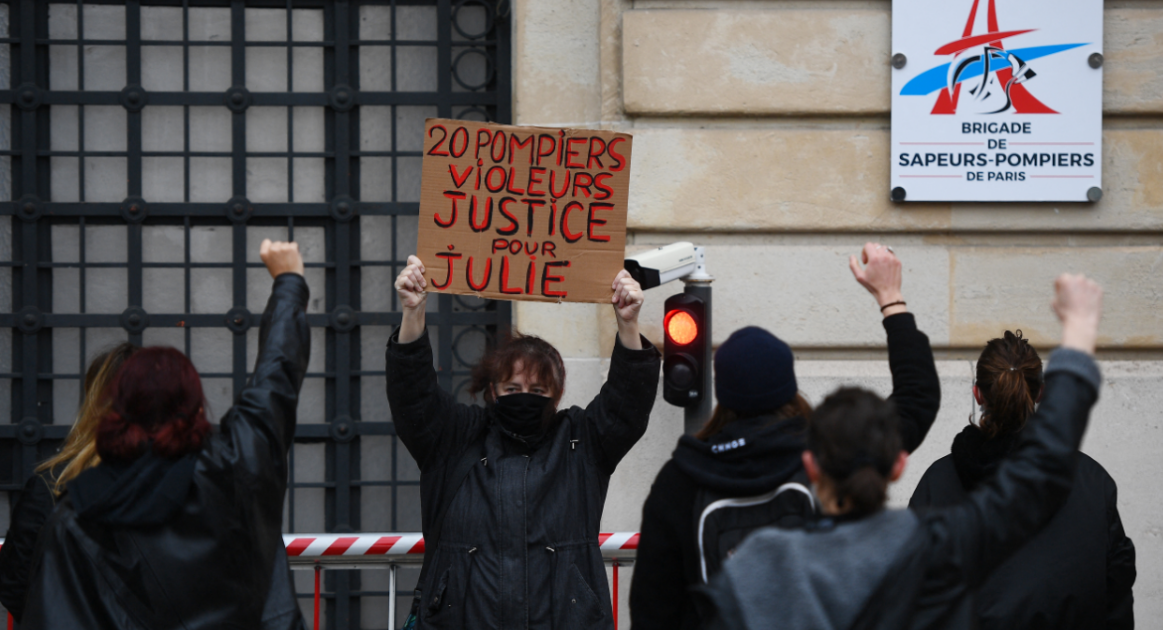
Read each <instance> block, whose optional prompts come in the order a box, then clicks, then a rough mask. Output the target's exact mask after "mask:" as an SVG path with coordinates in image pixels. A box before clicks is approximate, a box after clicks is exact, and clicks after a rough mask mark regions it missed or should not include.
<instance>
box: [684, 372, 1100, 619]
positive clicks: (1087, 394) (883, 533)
mask: <svg viewBox="0 0 1163 630" xmlns="http://www.w3.org/2000/svg"><path fill="white" fill-rule="evenodd" d="M1045 374H1046V388H1045V397H1044V398H1043V401H1042V405H1041V407H1040V408H1039V409H1038V411H1037V412H1036V413H1035V414H1034V415H1033V417H1032V418H1031V419H1030V422H1029V425H1028V427H1027V429H1026V431H1024V432H1023V434H1022V437H1021V440H1020V442H1019V443H1018V445H1017V446H1016V448H1015V449H1014V451H1013V452H1012V453H1011V455H1010V456H1009V457H1008V458H1006V460H1005V461H1004V462H1002V464H1001V466H999V468H998V471H997V474H996V475H994V476H993V477H991V478H989V479H988V480H987V481H985V482H984V483H983V484H982V485H981V486H979V487H978V488H977V489H975V490H974V491H973V492H971V493H969V495H968V497H967V498H966V500H965V501H962V502H960V503H958V504H956V505H951V506H948V507H944V508H927V509H923V510H880V511H879V512H877V513H875V514H871V515H868V516H864V517H855V518H843V517H840V518H835V519H833V518H822V519H819V520H817V521H814V522H813V523H811V524H810V525H809V526H806V527H803V528H796V529H781V528H775V527H769V528H765V529H763V530H760V531H758V532H755V533H754V534H752V535H751V536H750V537H749V538H748V539H747V542H745V543H744V544H743V546H742V547H740V548H739V549H738V550H737V552H736V553H735V555H734V556H732V558H731V559H730V560H729V561H727V562H726V564H725V565H724V567H723V571H722V572H721V573H720V574H719V575H718V577H716V578H715V579H713V580H712V581H711V584H710V585H709V586H708V587H707V588H706V590H705V591H704V592H703V593H701V597H704V598H705V599H706V600H708V602H709V604H710V606H711V608H712V610H713V613H710V614H709V615H708V618H710V619H711V622H710V623H709V624H708V625H707V628H708V630H728V629H729V630H761V629H766V628H773V627H778V628H781V629H783V630H818V629H821V628H830V629H835V630H841V629H843V630H874V629H875V630H920V629H926V630H929V629H931V630H971V629H972V628H976V627H977V618H976V617H977V614H976V610H975V606H974V592H975V589H976V588H977V587H979V586H980V585H981V584H982V583H983V582H984V581H985V579H986V578H988V577H989V574H990V572H991V571H993V570H994V569H995V568H996V567H997V566H999V565H1000V564H1001V563H1002V562H1003V561H1004V560H1005V559H1006V558H1008V557H1010V555H1012V554H1013V553H1014V552H1015V551H1017V550H1018V549H1020V548H1021V546H1022V545H1023V544H1025V543H1026V541H1028V540H1030V539H1031V538H1032V537H1033V536H1034V535H1035V534H1037V532H1038V531H1039V530H1040V529H1041V528H1042V527H1043V526H1045V524H1046V523H1048V522H1049V521H1050V519H1051V517H1053V515H1054V513H1055V512H1056V511H1057V510H1058V508H1059V507H1060V506H1061V505H1062V504H1063V502H1064V501H1065V500H1066V498H1067V496H1068V495H1069V493H1070V487H1071V484H1072V480H1073V479H1074V469H1075V462H1076V461H1077V457H1076V455H1077V449H1078V444H1079V442H1081V441H1082V434H1083V432H1084V431H1085V429H1086V423H1087V418H1088V416H1089V414H1090V408H1091V407H1092V406H1093V405H1094V402H1095V400H1096V399H1097V398H1098V388H1099V385H1100V383H1101V382H1102V381H1101V378H1100V376H1099V372H1098V366H1097V364H1096V363H1095V362H1094V360H1093V359H1092V358H1091V357H1090V356H1088V355H1086V354H1084V353H1082V352H1078V351H1077V350H1067V349H1059V350H1056V351H1054V353H1053V354H1052V355H1051V357H1050V361H1049V363H1048V365H1047V367H1046V372H1045Z"/></svg>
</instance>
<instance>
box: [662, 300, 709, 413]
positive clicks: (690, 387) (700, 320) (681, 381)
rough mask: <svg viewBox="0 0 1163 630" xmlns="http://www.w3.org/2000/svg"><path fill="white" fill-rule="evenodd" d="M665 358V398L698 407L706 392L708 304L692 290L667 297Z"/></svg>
mask: <svg viewBox="0 0 1163 630" xmlns="http://www.w3.org/2000/svg"><path fill="white" fill-rule="evenodd" d="M662 322H663V323H662V327H663V330H664V340H663V353H662V355H663V361H662V397H663V399H664V400H666V402H668V403H670V404H672V405H676V406H679V407H687V408H690V407H697V406H699V404H700V403H701V402H702V400H703V397H704V396H706V395H708V392H707V391H706V386H705V381H706V379H705V378H704V372H705V371H706V370H708V369H709V368H710V366H709V365H708V363H707V360H706V355H707V351H706V349H707V343H708V342H707V333H708V329H707V327H706V304H705V303H704V302H703V300H701V299H699V298H698V297H695V296H694V295H691V294H690V293H679V294H678V295H672V296H670V297H669V298H667V299H666V315H665V317H664V318H663V320H662Z"/></svg>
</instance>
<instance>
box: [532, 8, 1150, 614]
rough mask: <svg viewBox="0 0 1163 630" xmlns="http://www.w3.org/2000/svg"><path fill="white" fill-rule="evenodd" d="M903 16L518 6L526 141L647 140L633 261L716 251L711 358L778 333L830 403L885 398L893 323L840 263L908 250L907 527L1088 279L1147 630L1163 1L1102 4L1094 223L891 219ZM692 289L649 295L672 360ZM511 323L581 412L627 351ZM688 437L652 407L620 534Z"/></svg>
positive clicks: (946, 209)
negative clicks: (1003, 352) (916, 439)
mask: <svg viewBox="0 0 1163 630" xmlns="http://www.w3.org/2000/svg"><path fill="white" fill-rule="evenodd" d="M1002 10H1003V9H1001V8H999V11H1002ZM891 11H892V4H891V2H888V1H887V0H869V1H865V0H830V1H828V2H802V1H798V0H637V1H630V0H535V1H530V2H520V1H518V2H516V3H515V4H514V11H513V32H514V51H515V52H514V59H513V63H514V90H515V93H514V122H515V123H517V124H530V125H570V126H594V127H601V128H607V129H616V130H619V131H625V132H628V133H631V134H633V135H634V155H633V160H632V165H631V188H630V216H629V230H630V235H629V237H628V241H627V242H628V243H630V244H631V245H629V246H628V248H629V249H630V250H631V251H633V250H634V249H642V248H646V247H649V246H656V245H661V244H666V243H669V242H674V241H679V240H689V241H692V242H694V243H696V244H701V245H705V246H706V247H707V261H708V266H709V270H710V273H711V274H712V275H713V276H715V277H716V280H715V282H714V284H713V287H714V290H715V297H714V327H715V330H714V340H715V342H716V344H717V343H721V342H722V341H723V340H724V339H725V338H726V337H727V336H728V335H729V334H730V333H731V332H732V331H733V330H736V329H738V328H740V327H742V326H745V325H749V324H755V325H760V326H763V327H765V328H767V329H769V330H771V331H772V332H774V333H775V334H776V335H778V336H780V337H781V338H783V339H785V340H786V341H787V342H788V343H790V344H791V346H792V348H793V349H794V350H795V352H796V356H797V368H796V369H797V374H798V377H799V380H800V386H801V389H802V390H803V391H804V392H805V393H807V394H808V396H809V398H810V399H811V400H812V401H813V402H814V403H818V402H819V401H820V400H821V399H822V397H823V396H824V395H826V393H827V392H828V391H830V390H831V389H833V388H834V387H836V386H837V385H839V384H841V383H855V384H861V385H865V386H869V387H872V388H874V389H876V390H879V391H881V392H885V393H887V392H888V391H890V390H891V383H890V378H889V373H888V368H887V361H886V354H885V351H884V333H883V330H882V329H881V327H880V323H879V322H880V317H879V315H878V313H877V312H876V305H875V304H874V303H873V301H872V300H871V298H870V297H869V296H868V295H867V294H866V293H865V292H864V290H863V289H862V288H861V287H860V286H858V285H857V284H856V283H855V282H854V281H853V279H852V277H851V274H850V273H849V271H848V269H847V257H848V255H849V254H854V253H857V252H858V251H859V249H860V247H861V246H862V245H863V244H864V243H865V242H866V241H879V242H883V243H887V244H890V245H892V246H893V247H894V248H895V250H896V252H897V253H898V254H899V256H900V258H901V259H902V261H903V262H904V274H905V275H904V294H905V298H906V300H908V303H909V309H910V310H911V311H912V312H914V313H915V314H916V316H917V318H918V322H919V324H920V327H921V329H922V330H924V331H925V332H927V333H928V334H929V336H930V338H931V339H932V342H933V345H934V348H935V350H936V353H937V355H938V359H939V363H938V368H939V371H940V373H941V377H942V386H943V400H942V409H941V414H940V417H939V418H938V420H937V423H936V425H935V426H934V427H933V430H932V432H931V433H930V434H929V438H928V440H927V441H926V442H925V444H924V445H923V446H922V447H921V449H920V450H918V451H917V453H916V454H915V455H914V456H913V458H912V460H911V461H910V464H909V468H908V470H907V473H906V476H905V478H904V480H903V481H902V482H901V483H900V484H898V485H897V486H896V487H894V489H893V490H892V494H891V497H892V502H893V503H894V504H895V505H903V504H904V503H906V502H907V500H908V497H909V496H910V494H911V493H912V488H913V487H914V486H915V484H916V482H917V480H918V479H919V478H920V475H921V473H923V472H924V470H925V469H926V468H927V467H928V465H929V464H930V463H932V462H933V461H934V460H936V459H937V458H939V457H942V456H944V455H945V454H947V453H948V452H949V446H950V444H951V443H952V439H953V436H954V435H955V434H956V433H957V432H959V431H960V430H961V428H962V427H963V426H964V424H965V423H966V422H967V421H968V418H970V417H971V416H972V415H973V414H974V411H975V405H974V404H973V402H972V399H971V394H970V387H971V385H972V383H973V378H974V377H973V373H974V372H973V371H974V360H975V358H976V356H977V354H978V353H979V352H980V348H981V347H983V345H984V343H985V341H986V340H988V339H990V338H992V337H997V336H1000V335H1001V333H1002V332H1003V331H1005V330H1007V329H1008V330H1013V329H1021V330H1022V331H1023V332H1024V333H1025V335H1026V336H1027V337H1029V338H1031V339H1032V340H1033V341H1034V342H1035V343H1036V344H1037V345H1038V346H1039V348H1045V349H1046V350H1048V349H1049V348H1050V346H1051V345H1052V344H1053V343H1054V341H1055V340H1056V338H1057V337H1056V336H1057V335H1058V325H1057V322H1056V319H1055V318H1054V315H1053V313H1052V312H1051V311H1050V308H1049V301H1050V299H1051V297H1052V287H1051V283H1052V280H1053V278H1054V277H1055V276H1056V275H1057V274H1058V273H1060V272H1062V271H1072V272H1082V273H1086V274H1088V275H1090V276H1092V277H1094V278H1096V279H1097V280H1098V281H1099V282H1101V283H1102V284H1103V286H1104V288H1105V290H1106V313H1105V315H1104V320H1103V325H1102V331H1101V333H1102V334H1101V340H1100V350H1099V355H1100V358H1101V359H1102V367H1103V370H1104V376H1105V378H1106V383H1105V386H1104V390H1103V392H1102V398H1101V401H1100V403H1099V405H1098V407H1097V408H1096V410H1095V412H1094V415H1093V420H1092V424H1091V428H1090V430H1089V432H1088V435H1087V438H1086V441H1085V443H1084V445H1083V449H1084V450H1085V451H1086V452H1087V453H1089V454H1090V455H1092V456H1094V457H1095V458H1096V459H1097V460H1098V461H1100V462H1101V463H1102V464H1103V465H1104V466H1106V468H1107V469H1108V470H1109V471H1110V473H1111V474H1112V475H1113V476H1114V478H1115V480H1116V481H1117V482H1118V484H1119V504H1120V511H1121V513H1122V518H1123V522H1124V525H1125V526H1126V529H1127V532H1128V534H1129V535H1130V536H1131V538H1132V539H1133V540H1134V542H1135V544H1136V547H1137V549H1138V569H1139V578H1138V582H1137V583H1136V587H1135V595H1136V599H1137V606H1136V612H1137V616H1138V618H1139V619H1140V621H1141V622H1145V623H1148V624H1149V622H1148V621H1147V620H1150V619H1153V618H1155V617H1158V616H1159V615H1160V614H1163V541H1161V539H1160V532H1161V530H1163V506H1161V505H1160V503H1159V501H1158V500H1157V497H1158V489H1157V486H1156V479H1157V478H1158V477H1159V475H1160V473H1163V460H1161V458H1160V457H1159V453H1160V452H1163V428H1161V426H1160V425H1161V423H1163V412H1161V411H1160V410H1159V409H1160V405H1161V404H1163V387H1160V383H1161V379H1163V315H1160V309H1161V308H1163V280H1161V278H1160V274H1161V273H1163V241H1161V236H1163V63H1161V62H1160V60H1161V59H1163V2H1158V1H1156V0H1146V1H1138V0H1116V1H1113V2H1106V3H1105V20H1104V41H1105V50H1104V54H1105V58H1106V61H1105V64H1104V66H1103V68H1104V72H1105V76H1104V94H1103V103H1104V107H1103V108H1104V122H1103V129H1104V134H1103V159H1104V164H1103V167H1104V168H1103V191H1104V196H1103V198H1102V200H1101V201H1099V202H1098V203H1095V204H1082V203H1056V204H1040V203H1037V204H1035V203H1022V204H1006V203H994V204H987V203H980V204H973V203H953V204H951V203H940V204H938V203H926V204H918V203H914V204H898V203H893V202H892V201H890V200H889V153H890V151H889V107H890V104H889V81H890V72H891V66H890V56H891V55H892V51H891V49H890V41H891V30H890V22H891V20H890V17H891ZM681 290H682V289H681V284H680V283H678V282H675V283H672V284H671V285H667V286H664V287H660V288H657V289H653V290H651V291H648V292H647V304H646V306H645V313H646V314H647V315H646V320H647V322H648V323H647V324H646V335H647V336H648V337H650V338H651V339H652V340H653V341H654V342H655V343H656V344H657V343H660V342H661V338H662V332H661V318H662V302H663V300H664V299H665V298H666V297H667V296H668V295H671V294H673V293H677V292H679V291H681ZM514 322H515V324H516V325H517V326H518V327H519V328H520V329H521V330H522V331H523V332H527V333H535V334H538V335H542V336H544V337H545V338H547V339H549V340H551V341H552V342H553V343H554V344H556V345H557V347H558V348H560V349H561V350H562V352H563V354H564V355H566V356H567V357H568V358H567V366H568V369H569V373H570V376H569V385H568V388H569V389H568V391H567V394H566V395H567V398H568V399H569V400H570V401H572V402H581V401H583V400H584V399H585V398H586V397H588V396H590V395H592V393H593V392H594V391H595V389H596V388H597V386H598V384H599V383H600V382H601V380H602V378H604V374H605V368H606V361H605V360H604V359H605V357H608V356H609V351H610V347H611V344H612V343H613V337H614V331H615V326H614V319H613V315H612V313H610V312H609V308H608V307H603V306H589V305H543V304H521V305H518V306H517V308H516V309H515V315H514ZM1043 357H1045V351H1043ZM682 424H683V423H682V413H681V410H679V409H677V408H675V407H671V406H669V405H667V404H666V403H665V402H663V401H662V399H661V397H660V398H659V401H658V404H657V406H656V407H655V412H654V416H653V418H652V422H651V426H650V430H649V432H648V433H647V435H646V437H645V438H644V439H643V440H642V442H641V443H640V444H639V445H638V446H637V447H636V448H635V449H634V450H633V451H631V453H630V455H629V456H628V457H627V458H626V459H625V460H624V462H623V463H622V465H621V467H620V468H619V470H618V472H617V474H616V475H615V479H614V482H613V483H612V484H611V487H610V497H609V499H608V501H607V505H606V513H605V520H604V526H605V529H606V530H607V531H610V530H621V531H626V530H634V529H635V528H637V526H638V523H639V519H640V509H641V505H642V501H643V499H644V498H645V496H646V494H647V492H648V491H649V489H650V484H651V481H652V480H653V478H654V475H655V474H656V472H657V471H658V469H659V467H660V466H661V465H662V463H663V462H664V461H666V459H667V458H668V457H669V455H670V453H671V451H672V450H673V448H674V445H675V441H676V440H677V438H678V437H679V435H681V433H682ZM628 582H629V580H626V579H623V581H622V584H623V585H625V584H627V583H628ZM622 590H623V593H622V594H623V596H625V595H626V592H627V591H626V587H625V586H623V588H622ZM623 601H624V600H623Z"/></svg>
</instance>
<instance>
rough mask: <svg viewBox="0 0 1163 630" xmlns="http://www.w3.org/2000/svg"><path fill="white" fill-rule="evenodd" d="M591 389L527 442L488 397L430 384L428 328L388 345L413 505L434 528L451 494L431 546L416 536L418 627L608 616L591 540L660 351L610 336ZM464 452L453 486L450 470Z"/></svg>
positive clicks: (558, 625)
mask: <svg viewBox="0 0 1163 630" xmlns="http://www.w3.org/2000/svg"><path fill="white" fill-rule="evenodd" d="M616 344H617V345H616V346H615V348H614V353H613V357H612V360H611V362H610V373H609V377H608V378H607V379H606V383H605V384H604V385H603V386H602V390H601V393H599V394H598V395H597V397H595V398H594V400H593V402H591V403H590V404H589V406H587V407H586V408H585V409H582V408H581V407H571V408H569V409H565V410H561V411H558V412H557V424H556V425H555V427H554V428H553V429H551V430H550V432H549V434H548V435H547V436H546V437H545V438H544V439H543V440H542V441H540V442H539V443H538V444H537V445H536V446H533V447H528V446H526V445H525V444H524V443H522V442H518V441H517V440H514V439H512V438H510V437H508V436H507V435H506V434H505V433H504V432H503V431H502V430H500V429H499V426H498V425H497V423H496V421H495V419H494V412H493V409H492V408H491V407H489V408H485V407H474V406H469V405H463V404H458V403H457V402H456V400H455V399H454V398H453V397H452V395H451V394H449V393H448V392H445V391H443V390H442V389H441V388H440V386H439V385H438V384H437V380H436V371H435V370H433V369H432V347H431V346H430V345H429V342H428V336H427V334H425V335H424V336H423V337H421V338H420V339H418V340H416V341H414V342H412V343H409V344H400V343H398V342H397V341H396V336H395V335H393V338H392V341H391V342H389V345H388V349H387V369H388V378H387V389H388V402H389V403H390V404H391V408H392V420H393V422H394V423H395V425H396V431H397V434H398V435H399V436H400V440H401V441H403V442H404V445H405V446H406V447H407V448H408V452H409V453H411V454H412V457H413V458H415V459H416V462H417V463H419V465H420V507H421V510H422V513H423V523H424V529H425V532H424V533H425V535H426V536H427V537H428V539H429V540H432V538H433V536H432V534H433V532H430V531H428V528H430V527H434V521H435V519H436V515H435V513H436V512H437V511H438V508H439V506H440V504H441V501H442V499H443V497H444V495H445V493H448V492H454V493H455V495H454V496H455V499H453V500H452V502H451V503H450V505H449V508H448V513H447V517H446V518H445V519H444V521H443V527H442V528H441V529H442V532H441V534H442V535H441V536H440V541H439V544H438V546H437V547H436V548H435V550H433V549H432V548H428V547H426V548H425V555H424V562H425V565H426V566H427V567H428V569H429V570H428V571H427V583H426V584H422V585H420V586H421V588H422V590H423V596H424V602H423V605H422V606H421V608H420V616H419V621H418V623H417V626H416V627H417V629H418V630H428V629H430V628H455V629H457V630H465V629H468V630H471V629H475V628H506V629H508V628H525V629H530V628H531V629H536V630H549V629H550V628H554V629H558V630H566V629H576V630H597V629H599V628H601V629H611V630H612V628H613V625H614V624H613V616H612V612H611V607H610V590H609V583H608V582H607V580H606V568H605V565H604V564H603V562H602V553H601V549H600V547H599V545H598V533H599V531H600V530H599V526H600V523H601V518H602V508H603V507H604V505H605V500H606V489H607V487H608V485H609V482H610V475H611V474H613V472H614V467H615V466H617V465H618V462H619V461H620V460H621V459H622V457H623V456H625V455H626V453H627V452H628V451H629V450H630V448H631V447H633V446H634V443H635V442H637V441H638V439H639V438H641V437H642V434H643V433H645V432H646V425H647V422H648V421H649V419H650V409H651V407H652V406H653V404H654V398H655V395H656V393H657V391H658V374H659V370H658V368H659V363H660V362H661V357H660V356H659V353H658V350H656V349H654V347H653V346H651V345H650V343H649V342H648V341H646V340H645V339H643V349H642V350H630V349H628V348H626V347H625V346H623V345H622V343H621V341H618V342H616ZM466 449H474V450H473V451H472V453H473V455H472V456H473V457H474V458H481V457H482V456H483V459H481V461H480V462H477V463H474V465H473V468H472V470H471V471H470V472H469V473H468V475H467V477H465V478H464V482H463V484H461V485H457V483H456V482H457V480H453V479H450V477H452V476H454V473H453V472H452V471H453V470H454V469H456V468H457V464H458V462H459V461H461V460H462V459H463V454H464V453H465V452H466Z"/></svg>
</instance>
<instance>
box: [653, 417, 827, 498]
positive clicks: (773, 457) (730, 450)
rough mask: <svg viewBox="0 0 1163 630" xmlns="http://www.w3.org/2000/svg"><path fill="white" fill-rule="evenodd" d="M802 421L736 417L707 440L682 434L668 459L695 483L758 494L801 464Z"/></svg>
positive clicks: (723, 490)
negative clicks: (670, 457)
mask: <svg viewBox="0 0 1163 630" xmlns="http://www.w3.org/2000/svg"><path fill="white" fill-rule="evenodd" d="M807 427H808V424H807V421H806V420H804V419H803V418H800V417H796V418H789V419H785V420H780V419H776V418H775V417H773V416H756V417H753V418H742V419H739V420H736V421H735V422H732V423H731V424H728V425H727V426H726V427H725V428H724V429H723V430H722V431H721V432H720V433H718V434H717V435H715V436H714V437H712V438H711V439H710V440H709V441H706V442H704V441H702V440H700V439H698V438H695V437H694V436H691V435H684V436H682V437H681V438H680V439H679V441H678V448H676V449H675V451H674V461H675V464H676V465H677V466H678V467H679V470H682V471H683V472H684V473H686V474H687V475H688V476H690V477H691V479H694V480H695V482H696V483H698V484H699V485H701V486H705V487H707V488H710V489H711V490H713V491H715V492H719V493H724V494H734V495H738V494H760V493H763V492H767V491H769V490H771V489H772V488H776V487H778V486H779V485H780V484H782V483H783V482H785V481H787V479H788V477H791V476H792V475H794V474H795V473H797V472H799V470H800V469H801V468H803V460H802V459H801V457H802V455H803V452H804V449H805V448H807Z"/></svg>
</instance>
